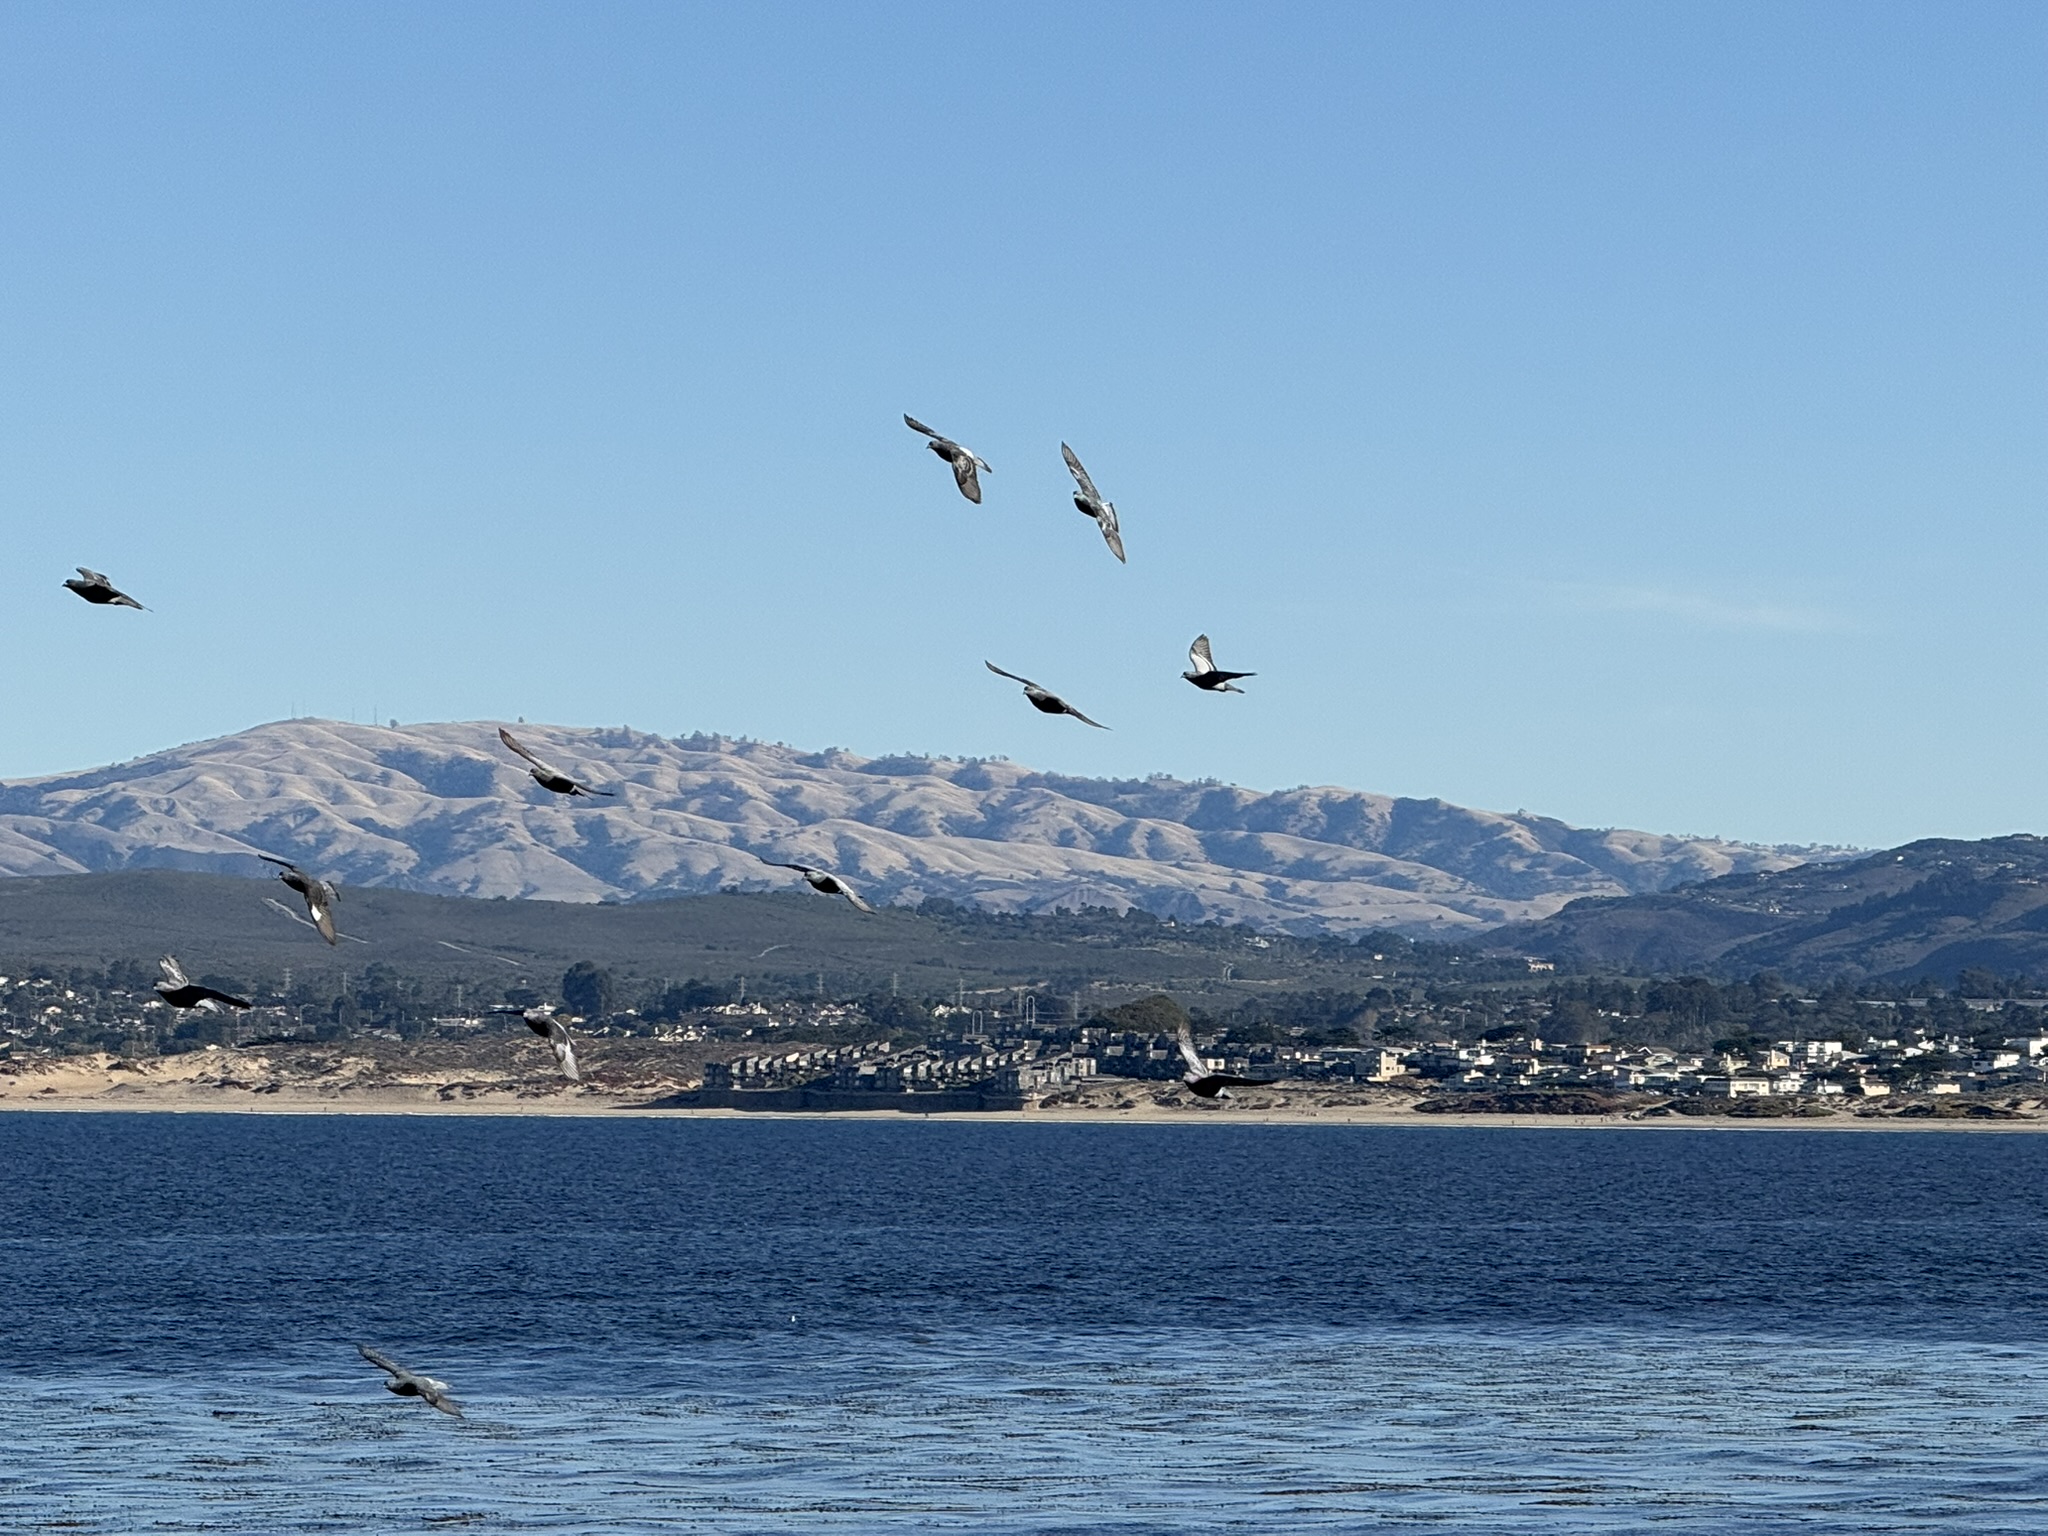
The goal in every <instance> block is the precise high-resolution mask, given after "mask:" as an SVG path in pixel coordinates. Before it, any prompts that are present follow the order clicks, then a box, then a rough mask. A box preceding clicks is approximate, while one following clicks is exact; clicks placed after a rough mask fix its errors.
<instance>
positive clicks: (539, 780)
mask: <svg viewBox="0 0 2048 1536" xmlns="http://www.w3.org/2000/svg"><path fill="white" fill-rule="evenodd" d="M498 740H500V741H502V742H504V743H505V745H506V746H508V747H510V748H511V749H512V750H513V751H514V752H517V753H518V754H519V755H520V756H521V757H523V758H525V759H526V760H527V761H528V762H529V763H531V764H533V766H532V767H531V768H529V769H527V770H526V771H527V772H528V773H530V774H532V775H533V782H534V783H536V784H538V785H539V786H540V787H541V788H542V789H551V790H553V791H554V792H555V793H556V794H558V795H570V796H575V795H611V794H616V793H618V791H616V790H611V789H592V788H591V787H590V786H589V785H588V784H580V783H578V782H577V781H576V780H575V779H572V778H570V777H569V775H567V774H566V773H564V772H562V771H561V769H559V768H556V767H553V766H551V765H550V764H548V763H545V762H542V761H541V760H540V759H539V758H537V757H535V756H534V755H533V754H532V753H531V752H529V751H527V750H526V748H524V747H522V746H521V745H520V744H519V738H518V737H516V736H514V735H513V734H512V733H511V732H510V731H508V730H506V729H505V727H503V726H502V725H501V726H499V727H498Z"/></svg>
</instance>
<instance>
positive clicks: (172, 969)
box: [156, 955, 251, 1013]
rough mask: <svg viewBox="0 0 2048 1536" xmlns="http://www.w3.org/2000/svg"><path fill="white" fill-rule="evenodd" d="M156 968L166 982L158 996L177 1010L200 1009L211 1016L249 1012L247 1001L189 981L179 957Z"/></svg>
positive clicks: (158, 986) (166, 958)
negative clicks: (231, 1010) (231, 1011)
mask: <svg viewBox="0 0 2048 1536" xmlns="http://www.w3.org/2000/svg"><path fill="white" fill-rule="evenodd" d="M156 968H157V969H158V970H159V971H161V972H163V977H164V979H163V980H162V981H160V982H158V983H157V984H156V993H157V996H158V997H161V998H162V999H163V1000H164V1001H165V1002H167V1003H169V1004H170V1005H171V1006H172V1007H173V1008H198V1009H201V1010H203V1011H205V1012H207V1013H225V1012H226V1011H227V1010H228V1009H230V1008H247V1007H250V1006H251V1004H250V1002H249V1000H248V999H247V998H242V997H236V996H234V995H233V994H231V993H227V992H221V991H218V990H216V989H215V988H213V987H202V986H200V985H199V983H198V982H196V981H192V980H190V979H188V978H187V977H186V975H185V968H184V967H183V966H181V965H180V964H178V959H177V956H175V955H165V956H164V957H163V958H162V959H161V960H159V961H157V963H156Z"/></svg>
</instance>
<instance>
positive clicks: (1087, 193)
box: [0, 0, 2048, 845]
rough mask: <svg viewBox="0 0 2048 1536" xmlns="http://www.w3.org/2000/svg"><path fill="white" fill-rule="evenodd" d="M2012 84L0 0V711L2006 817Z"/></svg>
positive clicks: (799, 27) (1926, 819)
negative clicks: (1203, 645)
mask: <svg viewBox="0 0 2048 1536" xmlns="http://www.w3.org/2000/svg"><path fill="white" fill-rule="evenodd" d="M2044 86H2048V8H2044V7H2042V6H2040V5H2036V4H2011V5H2006V4H1989V5H1986V4H1974V5H1973V4H1956V3H1940V4H1926V5H1910V6H1900V5H1882V4H1868V3H1858V4H1844V5H1788V4H1782V3H1772V4H1760V5H1753V6H1751V5H1740V4H1712V5H1685V4H1657V5H1643V4H1613V5H1565V4H1546V5H1540V6H1538V5H1526V4H1519V3H1517V4H1499V5H1458V4H1446V3H1429V4H1422V3H1417V4H1402V5H1366V4H1344V5H1333V6H1328V7H1313V6H1294V7H1285V8H1277V14H1276V8H1274V7H1268V6H1255V5H1249V4H1247V5H1242V6H1234V7H1200V6H1188V5H1158V6H1123V7H1119V6H1104V5H1101V4H1093V3H1091V4H1084V5H1074V6H1054V5H1041V6H1020V7H1012V8H1008V9H1007V10H1006V11H1003V12H1000V13H998V12H997V11H996V10H995V8H992V7H978V6H966V5H961V6H952V7H913V6H908V5H904V6H895V7H889V8H883V7H876V6H856V5H845V6H827V7H806V6H795V7H768V6H718V7H713V6H703V7H684V6H680V5H672V4H647V5H575V6H561V5H548V6H541V5H535V6H520V5H490V6H476V5H457V4H434V5H427V6H421V5H413V4H407V5H388V6H386V5H375V4H349V5H318V6H315V5H287V4H269V3H265V4H250V5H236V6H209V5H202V4H181V5H176V6H166V5H158V4H134V5H124V6H109V5H93V4H80V3H75V0H67V3H64V4H60V5H32V4H15V5H10V6H8V7H7V8H6V9H5V10H4V11H0V233H4V238H0V293H4V295H5V299H4V303H0V517H4V520H5V526H6V529H7V538H6V545H5V557H4V567H0V569H4V594H0V643H4V645H5V647H6V654H7V656H8V659H9V665H8V667H7V680H6V684H5V687H6V692H7V708H6V713H5V717H4V718H5V736H4V737H0V774H5V775H7V776H10V777H19V776H22V775H27V774H33V773H46V772H54V771H58V770H62V769H67V768H74V767H83V766H86V765H89V764H92V763H97V762H102V761H108V760H112V759H116V758H123V757H128V756H133V755H139V754H141V753H143V752H146V751H149V750H153V749H156V748H159V747H163V746H168V745H171V744H174V743H177V742H180V741H186V740H191V739H194V738H197V737H201V736H208V735H215V734H220V733H224V732H228V731H232V730H237V729H240V728H242V727H244V726H248V725H251V724H255V723H257V722H259V721H263V720H269V719H275V718H279V717H282V716H284V715H287V714H290V713H293V712H297V713H302V714H321V715H328V716H333V717H337V718H343V719H346V718H350V717H352V716H353V717H355V718H359V719H368V718H369V717H370V712H371V711H372V710H373V709H374V710H376V711H377V712H378V714H379V715H380V716H397V717H399V718H400V719H407V720H428V719H458V718H475V717H511V716H514V715H524V716H526V717H527V718H528V719H529V720H546V721H551V722H557V723H563V724H620V723H626V724H631V725H634V726H637V727H641V728H644V729H650V730H658V731H662V732H664V733H680V732H687V731H691V730H700V729H701V730H711V731H723V732H728V733H733V734H744V735H753V736H758V737H763V738H767V739H772V740H783V741H789V742H792V743H796V744H800V745H804V746H811V747H822V746H827V745H838V746H844V747H849V748H851V749H853V750H856V751H861V752H867V753H884V752H892V751H899V750H911V751H929V752H938V753H948V754H954V755H982V754H998V753H1000V754H1004V755H1007V756H1010V757H1013V758H1016V759H1018V760H1019V761H1022V762H1028V763H1032V764H1036V765H1040V766H1044V767H1049V768H1057V769H1062V770H1068V771H1073V772H1081V773H1091V774H1142V773H1147V772H1154V771H1162V772H1168V773H1172V774H1176V775H1182V776H1204V775H1207V776H1215V777H1218V778H1222V779H1227V780H1232V781H1235V782H1239V783H1244V784H1248V785H1252V786H1257V787H1274V788H1277V787H1285V786H1289V785H1294V784H1301V783H1336V784H1344V785H1349V786H1353V787H1356V788H1362V789H1373V790H1381V791H1386V792H1389V793H1396V794H1406V795H1442V796H1444V797H1446V798H1448V799H1451V800H1455V801H1459V802H1462V803H1465V804H1471V805H1477V806H1484V807H1489V808H1494V809H1505V810H1513V809H1516V808H1518V807H1526V808H1528V809H1530V810H1536V811H1541V812H1544V813H1546V814H1550V815H1556V816H1560V817H1563V818H1565V819H1567V820H1571V821H1575V822H1579V823H1583V824H1592V825H1609V824H1614V825H1625V826H1639V827H1646V828H1653V829H1657V830H1665V831H1686V832H1715V833H1721V834H1724V835H1729V836H1740V837H1749V838H1760V839H1766V840H1772V841H1779V840H1790V841H1809V840H1813V841H1843V842H1856V843H1864V844H1871V845H1876V844H1885V843H1891V842H1897V841H1902V840H1905V839H1907V838H1911V837H1916V836H1924V835H1934V834H1944V835H1959V836H1976V835H1982V834H1989V833H1995V832H2001V831H2010V830H2015V829H2034V830H2041V829H2043V828H2044V827H2048V728H2044V723H2043V722H2044V708H2043V706H2044V703H2048V699H2044V694H2048V681H2044V677H2048V668H2044V661H2048V622H2044V606H2048V605H2044V591H2048V583H2044V580H2043V576H2044V570H2048V531H2044V513H2048V327H2044V319H2048V315H2044V309H2048V305H2044V297H2048V276H2044V273H2048V265H2044V257H2048V241H2044V233H2048V215H2044V192H2048V176H2044V165H2048V161H2044V150H2048V89H2044ZM904 411H910V412H912V413H913V414H915V415H917V416H919V417H921V418H923V419H924V420H926V421H929V422H931V423H933V424H934V425H936V426H938V427H939V428H940V429H941V430H944V431H948V432H951V433H953V434H954V435H956V436H958V437H960V438H961V439H962V440H964V441H966V442H968V443H970V444H971V445H973V446H974V447H975V448H976V449H977V450H979V451H980V453H981V454H982V456H983V457H985V458H987V459H988V460H989V461H990V462H991V463H992V464H993V465H994V466H995V473H994V474H992V475H991V476H989V477H987V481H986V487H987V492H988V495H987V501H986V503H985V505H984V506H982V507H980V508H974V507H970V506H969V505H968V504H967V503H966V502H964V501H963V500H961V499H960V497H959V496H958V495H957V494H956V493H955V492H954V490H953V489H952V486H951V483H950V480H949V478H948V476H947V472H946V470H945V468H944V467H943V466H942V465H941V464H940V463H939V462H938V461H937V460H936V459H934V458H932V457H931V455H929V454H928V453H925V452H924V451H923V450H922V448H921V446H920V441H919V440H918V439H916V438H914V437H913V436H912V435H911V434H910V433H909V432H908V431H906V430H905V429H904V427H903V426H902V424H901V421H900V419H899V418H900V416H901V414H902V413H903V412H904ZM1063 438H1064V439H1065V440H1066V441H1068V442H1071V443H1072V444H1073V445H1074V447H1075V448H1076V449H1077V451H1079V453H1080V454H1081V455H1082V457H1083V458H1084V459H1085V460H1086V461H1087V463H1088V465H1089V467H1090V469H1091V470H1092V471H1093V472H1094V475H1095V478H1096V480H1097V481H1098V482H1099V483H1100V484H1101V486H1102V488H1103V490H1104V491H1105V493H1106V494H1108V495H1109V496H1110V497H1112V498H1113V499H1114V500H1116V501H1117V503H1118V504H1119V506H1120V508H1121V510H1122V513H1123V517H1124V524H1125V532H1126V536H1127V540H1128V543H1129V547H1130V558H1131V563H1130V565H1129V567H1128V568H1124V567H1119V566H1118V565H1117V564H1116V563H1115V562H1114V561H1113V560H1111V559H1110V558H1109V556H1108V554H1107V553H1106V552H1105V551H1104V549H1103V547H1102V544H1101V541H1100V539H1099V538H1098V537H1097V536H1096V534H1095V532H1094V530H1093V528H1092V527H1091V526H1090V525H1089V524H1088V523H1087V522H1085V521H1084V520H1083V519H1082V518H1081V517H1080V516H1079V514H1077V513H1076V512H1075V511H1074V510H1073V508H1072V505H1071V503H1070V502H1069V501H1068V500H1067V494H1068V489H1069V486H1068V482H1067V477H1066V474H1065V472H1064V470H1063V468H1062V467H1061V464H1060V460H1059V443H1060V441H1061V440H1062V439H1063ZM77 564H84V565H91V566H97V567H99V568H100V569H102V570H105V571H107V572H108V573H109V574H110V575H112V576H113V577H114V579H115V580H116V581H117V582H119V583H122V584H123V585H125V586H127V587H128V588H129V589H130V590H132V591H133V592H135V593H136V594H137V595H138V596H139V597H140V598H141V599H142V600H143V601H144V602H145V603H148V604H150V605H151V607H152V609H153V610H154V611H153V612H150V613H146V614H136V613H130V612H126V611H121V610H103V609H93V608H88V607H87V606H86V605H85V604H83V603H80V602H78V601H77V600H76V599H75V598H73V597H72V596H71V595H70V594H69V593H67V592H65V591H63V590H62V589H61V588H60V587H59V586H58V582H59V581H60V580H62V578H64V577H65V576H67V575H69V574H70V568H71V567H72V566H73V565H77ZM1198 630H1207V631H1208V632H1209V633H1210V634H1211V635H1212V636H1214V638H1215V642H1216V648H1217V655H1218V658H1219V660H1220V661H1221V662H1222V663H1223V664H1224V665H1225V666H1233V667H1241V668H1250V669H1254V670H1256V671H1257V672H1258V673H1259V674H1260V675H1259V677H1258V678H1257V679H1256V680H1255V681H1254V682H1253V683H1252V684H1251V685H1250V686H1251V688H1252V689H1253V690H1254V691H1253V692H1252V693H1250V694H1249V695H1248V696H1247V697H1244V698H1222V699H1219V698H1209V697H1205V696H1202V695H1198V694H1197V693H1196V692H1195V691H1194V690H1193V689H1191V688H1189V687H1187V686H1186V685H1185V684H1183V683H1182V682H1180V681H1179V678H1178V676H1177V674H1178V672H1179V671H1180V669H1181V668H1182V667H1183V666H1184V665H1185V660H1184V654H1183V653H1184V651H1185V648H1186V646H1187V643H1188V641H1189V640H1190V639H1191V638H1192V637H1193V635H1194V634H1195V633H1196V631H1198ZM985 657H986V658H991V659H993V660H995V661H996V662H997V663H999V664H1000V665H1002V666H1005V667H1008V668H1010V669H1011V670H1013V671H1017V672H1022V673H1025V674H1028V675H1030V676H1032V677H1035V678H1037V679H1039V680H1040V681H1041V682H1044V683H1045V684H1047V685H1048V686H1050V687H1053V688H1055V689H1057V690H1059V691H1061V692H1063V693H1065V694H1067V695H1068V696H1069V697H1070V698H1072V699H1073V700H1074V701H1075V702H1076V703H1077V704H1079V705H1080V706H1081V707H1082V708H1083V709H1085V710H1087V711H1088V712H1089V713H1091V714H1093V715H1095V716H1096V717H1097V718H1099V719H1101V720H1104V721H1106V722H1107V723H1108V724H1110V725H1111V726H1113V727H1114V730H1113V731H1111V732H1095V731H1090V730H1088V729H1086V728H1085V727H1083V726H1080V725H1078V724H1076V723H1074V722H1072V721H1067V720H1058V719H1049V718H1045V717H1042V716H1039V715H1038V714H1036V713H1035V712H1033V711H1031V710H1030V709H1029V708H1028V707H1027V706H1026V705H1025V704H1024V703H1023V701H1022V700H1021V699H1020V698H1019V697H1018V695H1017V693H1016V691H1015V690H1014V688H1012V687H1011V685H1009V684H1005V683H1003V682H1001V681H1000V680H999V679H996V678H992V677H990V676H989V675H988V674H987V673H985V672H984V671H983V670H982V665H981V663H982V660H983V658H985Z"/></svg>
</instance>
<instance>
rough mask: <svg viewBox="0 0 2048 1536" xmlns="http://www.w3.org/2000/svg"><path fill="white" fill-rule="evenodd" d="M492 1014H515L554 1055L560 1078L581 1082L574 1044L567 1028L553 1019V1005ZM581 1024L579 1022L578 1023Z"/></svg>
mask: <svg viewBox="0 0 2048 1536" xmlns="http://www.w3.org/2000/svg"><path fill="white" fill-rule="evenodd" d="M491 1012H493V1013H512V1014H517V1015H518V1016H519V1018H520V1019H521V1020H523V1021H524V1022H525V1024H526V1027H527V1028H528V1029H530V1030H532V1031H533V1032H534V1033H535V1034H536V1035H539V1036H540V1037H541V1039H543V1040H545V1041H547V1043H548V1048H549V1049H550V1050H552V1051H553V1052H554V1053H555V1065H556V1066H558V1067H560V1068H561V1069H562V1076H564V1077H566V1078H568V1079H569V1081H570V1082H572V1083H580V1082H582V1081H583V1074H582V1073H581V1072H580V1071H578V1070H577V1067H576V1042H575V1040H574V1039H572V1038H571V1037H570V1034H569V1026H568V1025H566V1024H564V1023H563V1022H562V1021H561V1020H560V1019H558V1018H556V1017H555V1010H554V1005H553V1004H546V1003H544V1004H542V1005H541V1006H540V1007H538V1008H493V1009H492V1010H491ZM578 1022H579V1023H580V1022H581V1021H580V1020H579V1021H578Z"/></svg>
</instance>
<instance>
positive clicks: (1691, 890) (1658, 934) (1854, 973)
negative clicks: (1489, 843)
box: [1490, 833, 2048, 983]
mask: <svg viewBox="0 0 2048 1536" xmlns="http://www.w3.org/2000/svg"><path fill="white" fill-rule="evenodd" d="M1490 937H1491V938H1492V939H1493V941H1494V942H1495V943H1497V944H1501V945H1507V946H1512V947H1513V948H1515V949H1516V950H1517V951H1520V952H1522V953H1527V954H1533V955H1539V956H1542V957H1543V958H1545V959H1549V960H1553V961H1555V962H1557V964H1559V965H1560V966H1561V967H1570V968H1573V969H1582V970H1623V971H1635V972H1638V973H1654V972H1671V971H1688V970H1696V971H1702V972H1706V973H1709V974H1713V975H1719V976H1749V975H1753V974H1755V973H1757V972H1759V971H1776V972H1778V973H1780V974H1782V975H1784V976H1786V977H1791V978H1799V979H1803V980H1825V979H1829V978H1845V979H1850V980H1856V979H1862V978H1872V979H1898V980H1903V979H1911V978H1917V977H1927V978H1931V979H1933V980H1936V981H1940V982H1943V983H1949V982H1953V981H1954V980H1955V979H1956V978H1957V977H1958V976H1959V975H1960V974H1961V973H1962V972H1963V971H1965V970H1982V971H1989V972H1994V973H1997V974H1999V975H2003V976H2038V977H2048V840H2044V839H2042V838H2039V837H2034V836H2030V835H2027V834H2023V833H2017V834H2014V835H2012V836H2010V837H1998V838H1988V839H1986V840H1984V841H1982V842H1959V841H1953V840H1949V839H1940V838H1935V839H1929V840H1927V841H1925V842H1918V843H1909V844H1907V845H1906V846H1905V847H1903V848H1894V849H1891V850H1889V851H1888V852H1885V853H1877V854H1871V855H1870V856H1868V857H1866V858H1861V859H1856V860H1852V861H1848V862H1843V863H1828V864H1803V865H1800V866H1799V867H1797V868H1795V869H1787V870H1779V871H1777V872H1775V873H1772V874H1761V875H1729V876H1726V877H1724V878H1722V879H1719V880H1708V881H1705V882H1703V883H1701V884H1699V885H1692V886H1686V887H1684V888H1682V889H1679V890H1676V891H1668V892H1665V893H1664V894H1662V895H1657V896H1632V897H1624V898H1619V899H1611V900H1604V899H1603V900H1583V901H1575V902H1573V903H1571V905H1569V906H1567V907H1566V908H1565V909H1564V910H1563V911H1561V912H1559V913H1557V914H1556V915H1555V916H1554V917H1550V918H1547V919H1545V920H1544V921H1542V922H1539V923H1519V924H1515V925H1513V926H1511V927H1508V928H1502V929H1497V930H1496V931H1495V932H1494V933H1493V934H1492V935H1491V936H1490Z"/></svg>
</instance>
